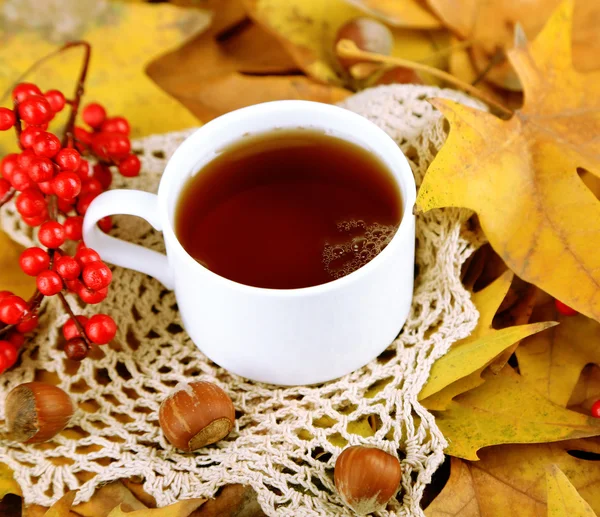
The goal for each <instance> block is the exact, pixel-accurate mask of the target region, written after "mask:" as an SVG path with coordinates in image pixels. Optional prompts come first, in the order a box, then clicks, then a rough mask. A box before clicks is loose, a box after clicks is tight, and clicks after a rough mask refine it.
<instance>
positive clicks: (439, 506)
mask: <svg viewBox="0 0 600 517" xmlns="http://www.w3.org/2000/svg"><path fill="white" fill-rule="evenodd" d="M588 442H590V440H589V439H586V440H573V441H565V442H558V443H547V444H546V443H544V444H539V445H500V446H496V447H489V448H486V449H483V450H481V451H480V453H479V455H480V457H481V459H480V460H479V461H477V462H470V461H462V460H460V459H458V458H452V466H451V471H450V478H449V480H448V482H447V483H446V486H445V487H444V489H443V490H442V492H441V493H440V494H439V495H438V497H437V498H436V499H435V500H434V501H433V502H432V503H431V505H430V506H429V507H428V508H427V509H426V510H425V515H426V516H427V517H454V516H456V517H480V516H485V517H506V516H508V515H510V516H511V517H546V515H547V508H546V495H547V488H546V480H545V472H546V468H547V467H548V465H550V464H556V465H557V466H558V467H559V468H560V469H561V470H562V471H563V472H565V473H566V475H567V476H568V477H569V479H570V480H571V483H572V484H573V486H574V487H575V488H576V489H577V490H578V491H579V493H580V494H581V497H583V499H584V500H585V501H587V503H588V504H589V505H590V506H591V507H592V508H593V509H594V510H595V511H596V512H599V511H600V490H598V488H599V487H600V462H598V461H587V460H582V459H579V458H577V457H575V456H572V455H571V454H569V452H568V451H580V450H583V451H587V450H588V449H595V448H596V447H595V445H594V444H589V443H588ZM588 445H591V447H588Z"/></svg>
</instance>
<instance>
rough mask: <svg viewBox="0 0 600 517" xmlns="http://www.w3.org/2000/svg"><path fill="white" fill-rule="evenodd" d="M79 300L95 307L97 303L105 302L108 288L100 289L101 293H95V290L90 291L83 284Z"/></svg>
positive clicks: (79, 291) (78, 292)
mask: <svg viewBox="0 0 600 517" xmlns="http://www.w3.org/2000/svg"><path fill="white" fill-rule="evenodd" d="M77 294H78V295H79V298H81V301H83V303H87V304H89V305H94V304H96V303H100V302H101V301H103V300H104V299H105V298H106V296H107V295H108V288H106V287H105V288H104V289H100V290H99V291H94V290H93V289H89V288H88V287H86V286H85V285H83V284H81V287H80V288H79V290H78V291H77Z"/></svg>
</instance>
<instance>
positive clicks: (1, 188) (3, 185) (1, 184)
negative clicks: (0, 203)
mask: <svg viewBox="0 0 600 517" xmlns="http://www.w3.org/2000/svg"><path fill="white" fill-rule="evenodd" d="M11 188H12V186H11V184H10V182H9V181H8V180H5V179H4V178H0V200H2V198H3V197H4V196H6V194H8V193H9V191H10V189H11Z"/></svg>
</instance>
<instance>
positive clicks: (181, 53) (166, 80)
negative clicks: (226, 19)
mask: <svg viewBox="0 0 600 517" xmlns="http://www.w3.org/2000/svg"><path fill="white" fill-rule="evenodd" d="M147 72H148V75H149V76H150V77H151V78H152V79H153V80H155V81H156V82H157V84H158V85H159V86H161V87H162V88H163V89H164V90H166V91H167V92H169V93H170V94H171V95H173V96H174V97H175V98H177V99H179V100H180V101H181V102H182V103H183V104H184V105H185V106H187V107H188V108H189V109H190V111H192V112H193V113H194V114H195V115H197V116H198V117H199V118H200V119H201V120H203V121H208V120H210V119H212V118H215V117H217V116H219V115H221V114H223V113H227V112H228V111H232V110H235V109H238V108H242V107H244V106H249V105H252V104H257V103H260V102H266V101H272V100H282V99H304V100H313V101H319V102H326V103H334V102H338V101H340V100H342V99H343V98H345V97H346V96H348V95H349V94H350V92H349V91H347V90H344V89H342V88H338V87H335V86H329V85H323V84H318V83H315V82H314V81H312V80H311V79H309V78H307V77H304V76H302V75H299V74H298V71H297V68H296V65H295V63H294V62H293V61H292V60H291V59H290V58H289V56H288V55H287V54H286V53H285V51H284V50H283V48H282V47H281V44H280V43H279V42H278V41H277V39H275V38H274V37H273V36H271V35H270V34H268V33H267V32H266V31H264V30H263V29H262V28H261V27H259V26H257V25H255V24H252V23H247V22H244V23H242V24H240V25H238V26H236V28H235V30H228V31H226V33H225V34H222V33H219V32H216V31H215V30H214V29H212V28H211V30H209V31H207V32H205V33H204V34H202V35H201V36H200V37H198V38H196V39H195V40H193V41H191V42H190V43H189V44H187V45H184V46H183V47H181V48H179V49H178V50H176V51H174V52H172V53H170V54H167V55H165V56H163V57H161V58H159V59H157V60H156V61H154V62H152V63H151V64H150V65H149V66H148V68H147ZM240 92H243V95H240Z"/></svg>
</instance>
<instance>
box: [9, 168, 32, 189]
mask: <svg viewBox="0 0 600 517" xmlns="http://www.w3.org/2000/svg"><path fill="white" fill-rule="evenodd" d="M10 182H11V184H12V186H13V187H14V188H15V189H16V190H18V191H19V192H23V191H25V190H27V189H29V188H33V187H34V186H35V183H34V182H33V181H32V179H31V178H30V177H29V174H27V173H26V172H25V171H24V170H23V169H17V170H16V171H14V172H13V174H12V178H11V180H10Z"/></svg>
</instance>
